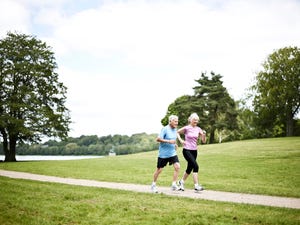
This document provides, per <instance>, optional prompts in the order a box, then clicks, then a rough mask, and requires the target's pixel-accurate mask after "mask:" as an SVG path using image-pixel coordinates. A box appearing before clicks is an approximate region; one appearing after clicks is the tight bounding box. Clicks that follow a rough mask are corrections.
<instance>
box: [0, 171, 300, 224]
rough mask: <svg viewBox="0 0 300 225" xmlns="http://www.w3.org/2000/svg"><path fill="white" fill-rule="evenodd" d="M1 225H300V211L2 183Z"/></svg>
mask: <svg viewBox="0 0 300 225" xmlns="http://www.w3.org/2000/svg"><path fill="white" fill-rule="evenodd" d="M0 187H1V192H0V199H1V201H0V209H1V213H0V224H2V225H18V224H22V225H48V224H49V225H50V224H53V225H57V224H70V225H71V224H72V225H73V224H102V225H105V224H107V225H111V224H124V225H126V224H128V225H135V224H137V225H140V224H149V225H150V224H151V225H152V224H158V225H160V224H174V225H177V224H180V225H181V224H190V225H192V224H195V225H196V224H197V225H199V224H200V225H201V224H203V225H209V224H213V225H225V224H226V225H231V224H234V225H238V224H241V225H247V224H248V225H250V224H252V225H253V224H260V225H264V224H265V225H267V224H268V225H273V224H274V225H275V224H276V225H277V224H282V225H284V224H285V225H296V224H299V223H300V214H299V210H296V209H286V208H276V207H266V206H255V205H247V204H234V203H223V202H214V201H206V200H199V199H198V200H194V199H188V198H180V197H170V196H166V195H160V194H151V193H149V194H146V193H134V192H130V191H120V190H112V189H104V188H95V187H82V186H73V185H64V184H56V183H47V182H38V181H29V180H16V179H10V178H6V177H0Z"/></svg>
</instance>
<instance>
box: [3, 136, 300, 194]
mask: <svg viewBox="0 0 300 225" xmlns="http://www.w3.org/2000/svg"><path fill="white" fill-rule="evenodd" d="M199 149H200V151H199V156H198V162H199V165H200V171H199V179H200V182H201V183H202V185H204V186H205V188H206V189H210V190H221V191H230V192H243V193H255V194H267V195H277V196H288V197H300V137H291V138H274V139H258V140H249V141H237V142H230V143H223V144H213V145H202V146H200V147H199ZM178 153H179V154H178V155H179V159H180V162H181V172H180V174H182V173H183V172H184V170H185V167H186V162H185V160H184V158H183V156H182V149H181V148H179V150H178ZM156 159H157V151H152V152H146V153H140V154H134V155H125V156H117V157H104V158H99V159H86V160H76V161H73V160H72V161H40V162H17V163H0V169H7V170H15V171H25V172H32V173H37V174H45V175H53V176H61V177H73V178H83V179H93V180H100V181H113V182H125V183H137V184H149V185H150V183H151V181H152V175H153V172H154V170H155V167H156ZM172 173H173V167H170V166H167V167H166V168H165V169H164V171H163V172H162V174H161V175H160V177H159V180H158V185H160V186H169V185H170V183H171V177H172ZM192 185H193V184H192V179H191V177H190V178H189V179H188V180H187V183H186V188H192Z"/></svg>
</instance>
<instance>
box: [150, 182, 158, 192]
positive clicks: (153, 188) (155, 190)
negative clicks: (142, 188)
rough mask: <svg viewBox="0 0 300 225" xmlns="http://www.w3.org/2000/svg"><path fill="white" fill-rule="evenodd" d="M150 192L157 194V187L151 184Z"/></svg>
mask: <svg viewBox="0 0 300 225" xmlns="http://www.w3.org/2000/svg"><path fill="white" fill-rule="evenodd" d="M151 191H152V192H153V193H158V190H157V187H156V185H155V184H152V185H151Z"/></svg>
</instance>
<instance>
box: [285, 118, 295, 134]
mask: <svg viewBox="0 0 300 225" xmlns="http://www.w3.org/2000/svg"><path fill="white" fill-rule="evenodd" d="M293 131H294V121H293V116H292V114H290V113H288V114H287V118H286V136H287V137H291V136H293V133H294V132H293Z"/></svg>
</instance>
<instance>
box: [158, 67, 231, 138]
mask: <svg viewBox="0 0 300 225" xmlns="http://www.w3.org/2000/svg"><path fill="white" fill-rule="evenodd" d="M210 77H211V78H210ZM210 77H209V76H207V75H206V73H202V74H201V77H200V78H199V79H198V80H195V81H196V82H197V83H198V84H199V85H198V86H196V87H194V88H193V89H194V95H193V96H189V95H184V96H181V97H179V98H177V99H176V100H175V101H174V102H173V103H172V104H170V105H169V107H168V111H167V114H166V116H165V117H164V118H163V119H162V121H161V122H162V124H163V125H166V124H167V122H168V116H170V115H171V114H175V115H178V117H179V126H184V125H186V124H187V119H188V117H189V115H190V114H191V113H192V112H196V113H197V114H198V115H199V116H200V118H201V119H200V120H201V121H200V123H201V127H202V128H204V129H206V130H207V134H208V137H209V143H214V142H215V133H216V132H219V136H220V135H224V133H229V131H230V130H234V129H236V128H237V110H236V109H235V102H234V100H233V99H232V98H231V97H230V96H229V94H228V92H227V90H226V88H225V87H224V86H223V82H222V81H221V78H222V76H221V75H217V74H215V73H214V72H211V76H210Z"/></svg>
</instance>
